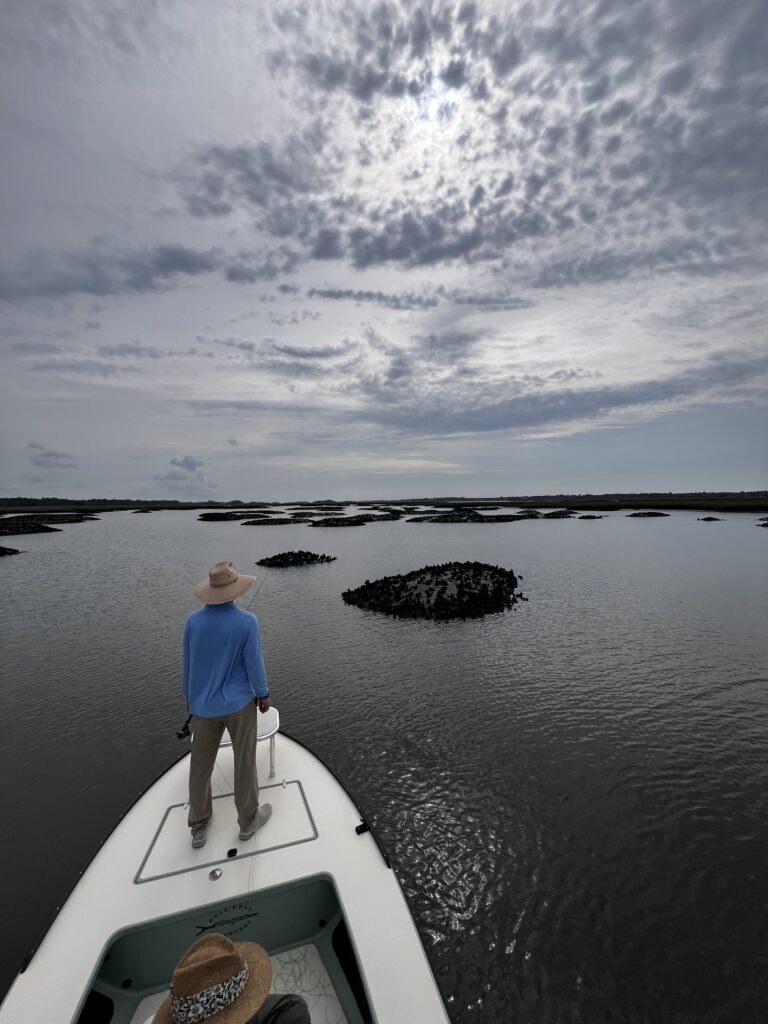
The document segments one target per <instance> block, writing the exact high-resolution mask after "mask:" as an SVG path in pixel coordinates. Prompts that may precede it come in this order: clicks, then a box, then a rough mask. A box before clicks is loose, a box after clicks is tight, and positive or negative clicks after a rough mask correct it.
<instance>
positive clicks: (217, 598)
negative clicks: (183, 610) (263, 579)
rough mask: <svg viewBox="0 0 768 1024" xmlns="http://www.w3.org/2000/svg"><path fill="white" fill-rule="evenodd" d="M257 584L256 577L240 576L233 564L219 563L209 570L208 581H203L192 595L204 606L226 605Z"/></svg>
mask: <svg viewBox="0 0 768 1024" xmlns="http://www.w3.org/2000/svg"><path fill="white" fill-rule="evenodd" d="M255 582H256V577H255V576H239V575H238V573H237V570H236V569H235V567H234V565H233V564H232V563H231V562H217V563H216V564H215V565H212V566H211V567H210V569H209V570H208V579H207V580H201V582H200V583H198V584H197V586H196V587H195V589H194V590H193V591H192V593H193V594H194V595H195V597H196V598H197V600H198V601H202V602H203V604H224V603H225V602H226V601H234V599H235V598H236V597H240V595H241V594H244V593H245V592H246V590H249V589H250V588H251V587H252V586H253V584H254V583H255Z"/></svg>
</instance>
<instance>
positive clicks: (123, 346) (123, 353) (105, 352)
mask: <svg viewBox="0 0 768 1024" xmlns="http://www.w3.org/2000/svg"><path fill="white" fill-rule="evenodd" d="M96 351H97V352H98V353H99V355H100V356H102V357H103V358H110V357H113V356H116V357H117V358H118V359H119V358H125V357H129V358H130V357H133V358H136V359H167V358H168V357H169V356H173V355H176V353H175V352H172V351H170V350H169V349H159V348H155V347H154V346H153V345H140V344H139V342H138V341H125V342H121V343H120V344H119V345H100V346H99V348H98V349H97V350H96Z"/></svg>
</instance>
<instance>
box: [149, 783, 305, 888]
mask: <svg viewBox="0 0 768 1024" xmlns="http://www.w3.org/2000/svg"><path fill="white" fill-rule="evenodd" d="M259 799H260V801H261V803H270V804H271V805H272V817H271V818H270V820H269V821H268V822H267V824H266V825H265V826H264V827H263V828H262V829H260V830H259V831H258V832H257V833H256V835H255V836H254V837H253V838H252V839H249V840H248V842H245V843H243V842H240V840H239V839H238V826H237V810H236V809H235V800H234V794H233V793H223V794H221V795H220V796H215V797H214V798H213V820H212V822H211V824H210V827H209V829H208V841H207V842H206V844H205V846H203V847H202V848H200V849H197V850H195V849H193V848H192V844H191V842H190V834H189V828H188V827H187V808H186V805H185V804H172V805H171V806H170V807H168V808H167V809H166V811H165V814H164V815H163V818H162V821H161V822H160V825H159V827H158V829H157V832H156V833H155V836H154V838H153V840H152V842H151V843H150V846H149V849H148V850H147V852H146V854H145V856H144V859H143V861H142V862H141V865H140V867H139V870H138V871H137V873H136V877H135V879H134V881H135V882H136V883H137V884H140V883H143V882H152V881H154V880H155V879H158V878H167V877H168V876H169V875H178V874H181V873H183V872H185V871H200V870H202V869H203V868H208V869H209V870H211V869H214V868H216V866H218V865H221V864H227V863H229V862H231V861H232V860H239V859H241V858H243V857H256V856H263V855H265V854H269V853H271V852H272V851H274V850H282V849H284V848H285V847H287V846H296V845H297V844H298V843H308V842H311V841H312V840H313V839H317V834H318V833H317V828H316V826H315V822H314V820H313V818H312V813H311V811H310V809H309V804H308V803H307V798H306V795H305V793H304V789H303V787H302V785H301V783H300V782H299V781H298V780H293V781H291V782H287V781H284V782H282V783H280V782H278V783H275V784H273V785H267V786H259Z"/></svg>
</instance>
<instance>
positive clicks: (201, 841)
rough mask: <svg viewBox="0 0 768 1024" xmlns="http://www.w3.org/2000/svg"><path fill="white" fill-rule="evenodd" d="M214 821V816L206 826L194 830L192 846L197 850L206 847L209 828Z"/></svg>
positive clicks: (199, 826)
mask: <svg viewBox="0 0 768 1024" xmlns="http://www.w3.org/2000/svg"><path fill="white" fill-rule="evenodd" d="M212 821H213V815H211V817H210V818H209V819H208V821H206V823H205V824H204V825H198V826H197V828H193V829H192V846H193V848H194V849H195V850H199V849H200V847H201V846H205V841H206V839H207V838H208V826H209V825H210V824H211V822H212Z"/></svg>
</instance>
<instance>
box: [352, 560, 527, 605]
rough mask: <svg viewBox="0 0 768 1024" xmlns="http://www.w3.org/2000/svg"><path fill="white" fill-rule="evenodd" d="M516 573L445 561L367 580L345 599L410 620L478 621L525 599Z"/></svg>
mask: <svg viewBox="0 0 768 1024" xmlns="http://www.w3.org/2000/svg"><path fill="white" fill-rule="evenodd" d="M517 586H518V580H517V577H516V576H515V574H514V572H512V570H511V569H502V568H500V567H499V566H498V565H488V564H487V563H484V562H445V563H444V564H442V565H425V566H424V567H423V568H422V569H416V570H414V571H413V572H409V573H406V574H405V575H399V576H384V577H382V578H381V579H379V580H374V581H373V582H371V581H370V580H366V581H365V583H363V585H362V586H360V587H357V588H356V589H355V590H345V591H344V593H343V594H342V595H341V597H342V600H343V601H344V602H345V603H346V604H352V605H355V606H356V607H358V608H365V609H367V610H369V611H374V612H382V613H384V614H385V615H394V616H395V617H396V618H409V619H477V618H481V617H482V616H483V615H488V614H490V613H494V612H503V611H505V610H506V609H508V608H512V607H513V606H514V605H515V604H516V603H517V602H518V601H524V600H525V598H524V597H523V596H522V595H521V594H519V593H518V590H517Z"/></svg>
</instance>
